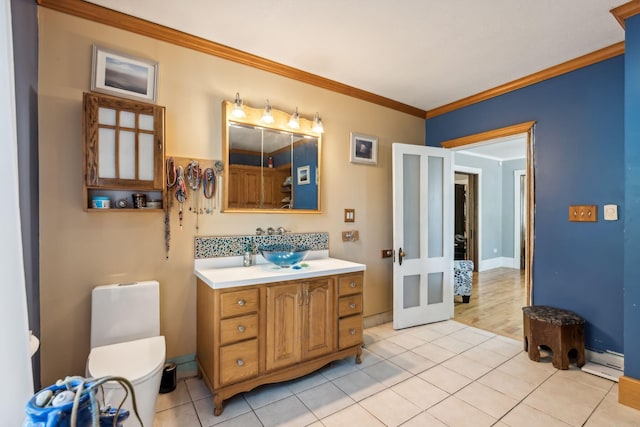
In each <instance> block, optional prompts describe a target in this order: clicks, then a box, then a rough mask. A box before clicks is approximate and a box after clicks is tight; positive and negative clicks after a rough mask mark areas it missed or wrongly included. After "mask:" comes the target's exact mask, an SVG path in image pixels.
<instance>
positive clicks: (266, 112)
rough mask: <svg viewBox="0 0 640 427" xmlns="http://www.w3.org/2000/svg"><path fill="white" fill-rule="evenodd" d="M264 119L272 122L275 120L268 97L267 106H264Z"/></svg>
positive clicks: (269, 122) (268, 122)
mask: <svg viewBox="0 0 640 427" xmlns="http://www.w3.org/2000/svg"><path fill="white" fill-rule="evenodd" d="M262 121H263V122H265V123H267V124H271V123H273V122H274V121H275V120H274V118H273V114H271V104H269V100H268V99H267V106H266V107H264V113H262Z"/></svg>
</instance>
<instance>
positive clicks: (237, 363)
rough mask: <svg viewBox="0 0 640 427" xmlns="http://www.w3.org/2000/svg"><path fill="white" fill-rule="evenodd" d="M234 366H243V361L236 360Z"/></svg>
mask: <svg viewBox="0 0 640 427" xmlns="http://www.w3.org/2000/svg"><path fill="white" fill-rule="evenodd" d="M236 365H238V366H244V360H242V359H238V360H236Z"/></svg>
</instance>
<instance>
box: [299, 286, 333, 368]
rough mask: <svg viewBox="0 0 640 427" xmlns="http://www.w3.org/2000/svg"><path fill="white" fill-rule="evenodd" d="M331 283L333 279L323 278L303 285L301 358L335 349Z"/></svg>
mask: <svg viewBox="0 0 640 427" xmlns="http://www.w3.org/2000/svg"><path fill="white" fill-rule="evenodd" d="M333 283H334V282H333V279H323V280H320V281H316V282H311V283H307V284H306V285H305V286H304V295H303V296H304V300H305V301H304V306H303V307H304V310H303V313H304V324H303V331H304V337H303V340H302V345H303V349H302V352H303V354H302V357H303V359H310V358H313V357H316V356H321V355H323V354H327V353H331V352H332V351H334V349H335V346H336V345H335V330H336V313H335V302H334V300H335V299H334V284H333Z"/></svg>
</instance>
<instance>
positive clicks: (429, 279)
mask: <svg viewBox="0 0 640 427" xmlns="http://www.w3.org/2000/svg"><path fill="white" fill-rule="evenodd" d="M392 155H393V160H392V162H393V172H392V174H393V245H394V250H395V256H394V263H393V327H394V328H395V329H401V328H408V327H411V326H417V325H422V324H425V323H432V322H438V321H441V320H447V319H450V318H451V317H453V208H454V204H453V203H454V201H453V168H452V164H453V153H452V152H451V151H449V150H445V149H443V148H436V147H425V146H420V145H408V144H398V143H394V144H393V145H392Z"/></svg>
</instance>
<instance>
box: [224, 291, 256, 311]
mask: <svg viewBox="0 0 640 427" xmlns="http://www.w3.org/2000/svg"><path fill="white" fill-rule="evenodd" d="M258 301H259V294H258V288H252V289H243V290H240V291H233V292H225V293H223V294H221V295H220V318H225V317H231V316H238V315H241V314H247V313H253V312H255V311H258Z"/></svg>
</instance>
